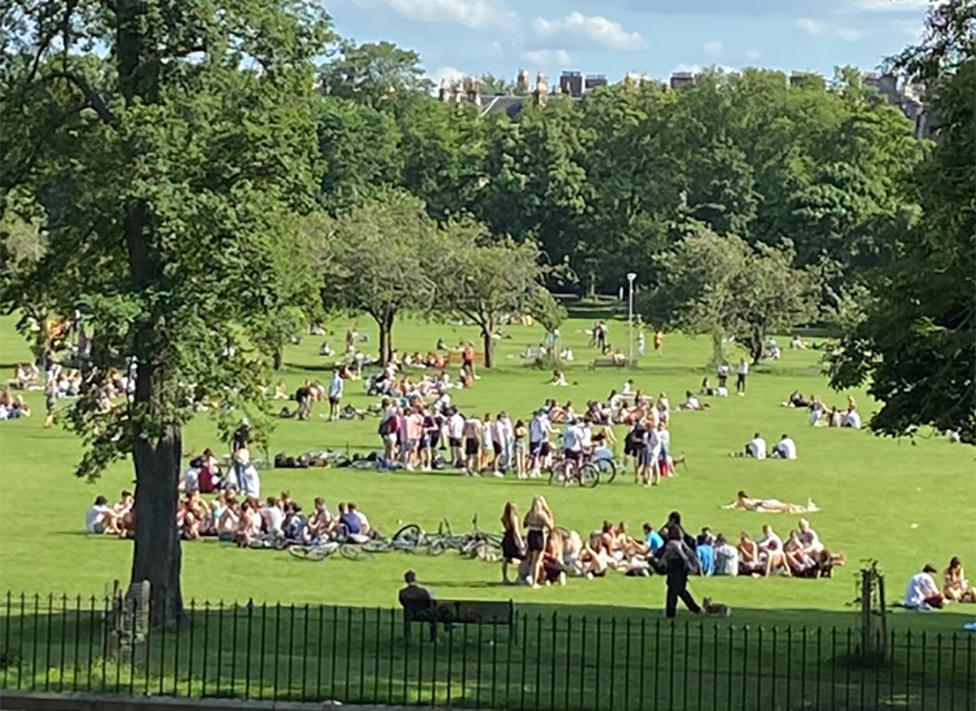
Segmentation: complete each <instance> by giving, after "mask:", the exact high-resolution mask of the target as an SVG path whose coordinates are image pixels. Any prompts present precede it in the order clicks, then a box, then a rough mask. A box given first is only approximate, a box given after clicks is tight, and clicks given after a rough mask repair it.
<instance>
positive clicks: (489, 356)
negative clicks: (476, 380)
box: [481, 324, 495, 368]
mask: <svg viewBox="0 0 976 711" xmlns="http://www.w3.org/2000/svg"><path fill="white" fill-rule="evenodd" d="M491 330H492V329H491V327H490V324H489V325H488V326H486V327H484V328H482V329H481V336H482V338H483V339H484V347H485V367H486V368H490V367H491V366H492V364H493V362H494V360H495V352H494V346H495V341H494V340H493V339H492V337H491Z"/></svg>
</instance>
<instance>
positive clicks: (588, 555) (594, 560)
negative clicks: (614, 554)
mask: <svg viewBox="0 0 976 711" xmlns="http://www.w3.org/2000/svg"><path fill="white" fill-rule="evenodd" d="M579 564H580V570H581V571H582V573H583V575H585V576H586V577H587V578H602V577H603V576H604V575H606V574H607V567H608V565H609V559H608V556H607V555H606V554H605V552H604V550H603V540H602V538H601V535H600V533H599V532H598V531H594V532H593V533H591V534H590V538H589V540H588V541H587V542H586V543H585V544H584V545H583V548H582V550H581V551H580V554H579Z"/></svg>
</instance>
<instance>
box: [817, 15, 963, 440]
mask: <svg viewBox="0 0 976 711" xmlns="http://www.w3.org/2000/svg"><path fill="white" fill-rule="evenodd" d="M974 8H976V6H974V3H972V2H970V1H966V2H952V3H944V4H940V5H937V6H935V7H934V8H933V9H932V10H931V11H930V16H929V20H928V25H927V26H928V31H927V35H926V37H925V39H924V41H923V43H922V44H921V45H919V46H918V47H915V48H911V49H909V50H906V52H905V53H903V54H902V55H901V56H900V57H898V58H897V60H896V62H895V64H896V66H898V67H901V68H902V69H903V70H904V71H905V72H907V74H908V76H909V77H910V78H913V79H919V80H923V81H925V82H926V83H927V85H928V90H929V92H930V96H931V97H932V102H933V108H934V113H935V116H936V117H937V121H938V137H937V141H936V144H935V146H934V148H933V150H932V155H931V157H930V159H929V160H927V161H925V162H924V163H922V164H920V165H919V166H918V167H917V169H916V171H915V175H914V185H915V188H916V189H917V190H918V193H919V196H920V202H921V205H922V214H921V217H920V219H919V220H918V221H917V222H915V223H914V224H912V225H911V227H910V229H909V230H908V231H907V234H906V238H905V239H903V240H901V241H900V242H899V244H898V245H897V249H896V252H895V257H894V258H893V259H892V260H891V261H890V262H888V263H886V264H883V265H880V266H879V268H878V269H877V270H875V271H874V272H873V273H871V275H870V279H869V282H868V285H869V288H870V296H869V298H868V302H867V307H866V309H865V312H864V315H863V318H862V319H861V320H860V321H859V322H857V323H855V324H853V325H851V327H850V328H849V329H848V330H847V332H846V333H845V335H844V338H843V339H842V341H841V343H840V344H839V345H838V347H837V348H836V350H835V351H834V352H833V353H832V354H831V359H830V360H831V380H832V382H833V384H834V385H835V386H837V387H850V386H853V385H860V384H862V383H865V382H867V383H869V385H868V390H869V392H870V393H871V394H872V396H874V397H875V398H877V399H878V400H879V401H880V402H881V403H882V407H881V409H880V411H879V412H878V413H877V414H876V415H875V416H874V417H873V418H872V420H871V423H870V425H871V427H872V428H873V429H874V430H876V431H877V432H880V433H883V434H888V435H904V434H912V433H914V432H916V431H917V430H918V428H919V427H921V426H924V425H932V426H934V427H936V428H938V429H940V430H943V431H945V430H954V431H956V432H957V433H958V434H959V436H960V438H961V439H962V440H963V441H965V442H968V443H970V444H976V162H974V160H973V156H976V106H974V103H973V97H974V96H976V40H974V31H976V9H974Z"/></svg>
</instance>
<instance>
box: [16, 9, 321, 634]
mask: <svg viewBox="0 0 976 711" xmlns="http://www.w3.org/2000/svg"><path fill="white" fill-rule="evenodd" d="M5 23H7V24H6V26H7V28H8V29H9V30H10V34H9V35H8V36H7V40H8V41H7V42H5V44H4V49H3V52H4V56H3V60H4V61H3V66H4V70H3V73H2V75H0V81H2V91H0V96H2V103H0V123H2V124H3V125H4V129H5V130H4V139H3V142H2V144H0V162H2V163H3V164H4V167H5V169H4V171H3V174H2V177H0V189H2V196H3V203H2V205H3V209H4V214H5V217H6V214H7V213H8V212H14V213H15V214H16V213H17V212H18V211H21V210H22V209H23V208H24V205H26V204H34V205H37V206H39V207H40V208H41V209H42V210H43V212H44V226H45V229H44V235H45V238H46V245H45V250H44V253H43V255H41V256H40V258H39V259H37V260H35V261H33V262H32V263H30V264H28V265H27V266H26V267H25V268H23V269H19V270H17V272H16V273H14V274H9V275H7V276H8V277H9V278H7V279H6V280H5V284H4V285H3V286H4V288H3V300H4V304H5V305H6V306H7V307H8V308H16V307H20V306H22V305H23V297H26V298H37V299H45V300H46V302H48V303H50V304H51V305H52V307H53V308H54V309H56V311H57V312H58V313H60V314H71V313H72V312H73V311H75V310H76V309H77V310H79V311H80V312H81V313H82V318H83V319H84V320H85V322H86V323H87V324H88V325H89V326H88V327H89V328H90V329H91V330H93V331H94V332H95V333H96V334H97V337H96V338H95V339H94V345H93V347H92V350H91V353H90V356H89V358H88V360H86V361H85V362H84V363H83V377H84V385H83V390H82V393H81V396H80V397H79V399H78V400H77V402H76V403H75V404H74V405H73V407H72V408H71V411H70V415H69V423H70V426H71V427H72V428H73V429H74V430H75V431H76V432H78V433H79V435H81V437H82V439H83V441H84V442H85V445H86V446H85V450H84V456H83V458H82V460H81V463H80V465H79V468H78V474H79V475H82V476H87V477H95V476H98V474H99V473H100V472H101V471H102V469H103V468H104V467H105V466H106V465H107V464H108V463H109V462H111V461H113V460H116V459H118V458H121V457H126V456H129V455H131V456H132V458H133V461H134V466H135V474H136V481H137V487H136V498H135V516H136V518H137V519H138V521H139V525H138V527H137V530H136V537H135V549H134V556H133V565H132V579H133V580H136V581H138V580H143V579H146V580H149V581H150V583H151V585H152V601H153V615H154V617H155V618H156V619H160V620H162V619H167V618H169V617H171V616H173V615H177V614H179V612H180V610H181V607H182V596H181V592H180V566H181V556H180V545H179V538H178V534H177V532H176V529H175V527H174V526H173V521H174V520H175V516H176V504H177V482H178V479H179V473H180V460H181V456H182V449H181V428H182V426H183V424H184V423H186V422H187V421H188V420H189V419H190V418H191V417H193V416H194V415H195V413H196V412H197V410H198V408H199V407H200V406H201V405H203V404H206V403H212V402H219V403H221V404H222V408H221V410H220V412H221V413H222V415H223V417H222V423H223V424H224V425H227V426H229V424H230V422H231V421H232V420H233V419H234V418H235V417H236V418H238V419H237V422H239V418H240V416H241V413H242V412H258V413H259V412H261V404H260V401H261V395H260V390H259V385H263V384H265V383H266V380H267V378H266V377H265V375H264V374H265V373H266V368H267V366H268V365H269V364H270V362H271V360H272V358H273V351H274V350H275V346H274V344H275V341H276V339H275V338H274V336H273V332H274V329H275V324H276V323H277V321H278V319H279V318H280V316H281V315H282V314H283V313H284V312H285V311H286V310H289V309H291V308H293V306H294V299H293V297H294V288H293V286H294V281H292V277H293V275H294V270H293V269H291V265H289V260H288V258H287V256H284V255H282V253H281V250H283V249H289V248H290V245H292V244H293V242H292V240H291V238H290V230H291V229H292V227H291V220H289V219H283V218H284V217H286V216H287V215H290V214H294V213H300V212H302V211H304V210H307V209H309V208H310V207H311V206H313V205H314V201H315V198H316V194H317V188H316V181H315V172H314V163H315V157H316V153H317V147H316V141H315V123H314V114H313V111H312V102H311V93H312V77H313V73H312V70H313V65H312V60H313V59H314V58H315V57H316V56H318V55H319V54H320V53H321V52H322V51H323V49H324V47H325V46H326V44H327V43H328V42H329V41H330V40H331V37H332V35H331V31H330V28H329V23H328V20H327V18H326V16H325V15H324V14H322V13H321V11H320V10H319V9H318V5H317V3H311V2H308V3H305V2H289V3H286V4H284V5H282V4H281V3H277V2H269V1H268V0H235V1H234V2H220V1H219V0H218V1H216V2H215V1H214V0H206V1H204V0H179V1H177V0H139V1H138V2H135V1H134V0H116V1H115V2H112V3H94V2H72V3H62V2H54V1H53V0H40V1H39V2H34V3H21V4H18V5H16V6H15V7H14V8H13V10H12V11H11V14H10V15H8V17H7V18H5ZM24 194H26V195H28V196H30V198H31V200H30V202H29V203H28V202H25V201H20V200H15V199H13V197H14V196H16V195H24ZM23 217H24V219H28V217H29V215H23ZM8 244H9V241H8ZM130 364H132V366H133V367H134V368H135V389H134V393H133V394H132V395H131V397H129V398H128V399H127V400H126V401H125V402H122V403H116V404H115V405H113V406H112V407H110V408H105V407H104V406H103V405H101V404H100V403H99V402H98V398H97V393H98V391H99V389H100V387H101V385H102V383H103V381H104V379H105V378H106V377H108V374H109V373H110V372H111V371H112V370H113V369H127V368H129V367H130ZM235 413H237V414H236V415H235Z"/></svg>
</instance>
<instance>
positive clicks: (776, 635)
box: [0, 581, 976, 711]
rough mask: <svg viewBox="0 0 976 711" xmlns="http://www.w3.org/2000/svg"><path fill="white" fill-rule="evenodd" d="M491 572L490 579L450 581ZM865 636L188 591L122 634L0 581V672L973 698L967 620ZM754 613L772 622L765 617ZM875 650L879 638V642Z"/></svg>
mask: <svg viewBox="0 0 976 711" xmlns="http://www.w3.org/2000/svg"><path fill="white" fill-rule="evenodd" d="M432 585H435V586H437V587H440V588H444V589H456V588H462V587H465V588H472V589H479V588H487V587H495V586H500V583H474V584H461V583H459V584H456V585H452V584H451V583H450V582H449V581H440V582H436V583H432ZM904 617H905V618H906V619H911V620H912V621H915V622H917V623H919V624H920V625H921V629H913V630H901V629H900V630H898V631H892V632H891V633H890V634H889V635H888V636H887V639H886V640H884V641H887V643H888V644H887V646H885V645H883V644H882V641H883V637H882V635H881V633H880V631H877V632H876V633H875V634H874V635H873V636H872V638H871V639H869V640H868V642H869V644H870V647H871V648H870V649H868V650H867V652H869V653H868V654H862V644H863V642H864V640H863V639H862V637H861V634H860V631H859V629H858V628H857V626H856V622H857V615H856V614H855V613H853V612H850V613H843V612H842V613H835V612H827V611H818V610H801V609H795V610H780V611H777V615H776V616H775V617H772V616H771V615H770V614H769V612H768V611H765V610H758V609H743V610H735V611H734V612H733V615H732V617H731V618H724V617H722V618H713V617H704V618H702V617H697V616H692V615H689V614H687V613H685V612H682V613H681V614H680V616H679V617H678V619H677V620H675V621H670V620H666V619H664V618H663V616H662V614H661V612H660V611H659V610H634V609H621V608H615V607H588V608H567V607H565V606H563V607H560V608H553V607H549V606H542V605H538V606H537V605H519V606H518V609H517V620H516V621H517V625H516V629H515V630H514V633H513V631H512V630H510V629H509V627H508V626H507V625H492V626H488V625H454V626H452V627H449V628H447V629H445V628H444V627H443V626H440V625H439V626H438V628H437V629H436V631H435V634H434V636H433V637H431V636H430V635H429V634H428V632H429V629H428V628H427V627H426V626H425V625H423V623H420V625H421V626H420V628H419V629H416V631H415V633H413V634H411V635H410V637H409V639H408V638H406V637H405V629H404V621H403V618H402V615H401V613H400V611H399V610H397V609H379V608H369V609H367V608H350V607H337V606H325V605H290V606H281V605H267V604H262V605H252V604H244V605H235V604H220V605H208V604H204V605H196V604H194V605H193V606H192V607H191V608H190V609H188V610H187V611H186V613H185V614H184V615H183V616H182V617H181V618H180V619H179V620H177V621H175V622H173V623H171V624H169V625H167V626H166V627H165V628H160V627H154V628H149V629H147V630H146V633H145V635H144V636H143V635H138V636H137V635H134V634H133V632H132V630H131V628H128V627H125V626H124V625H123V627H122V634H113V631H112V630H113V628H114V625H113V620H114V619H115V616H114V615H113V614H112V613H111V612H110V610H109V606H108V605H107V604H105V602H104V601H102V600H101V599H94V598H88V599H81V598H73V599H69V598H66V597H61V598H59V597H54V596H47V597H34V596H24V597H22V598H21V597H20V596H9V597H7V596H4V597H3V598H0V644H2V649H0V686H2V687H3V688H7V689H35V690H45V691H56V692H64V691H91V690H95V691H101V692H108V693H129V694H150V693H151V694H159V695H180V696H194V697H236V698H263V699H278V700H305V701H310V700H315V701H321V700H324V699H335V700H340V701H342V702H344V703H356V702H367V703H372V702H380V703H407V704H417V703H421V704H431V705H434V704H436V705H448V706H450V705H456V706H474V707H480V708H516V707H517V708H545V709H556V708H560V709H566V708H579V709H593V710H594V711H595V710H596V709H600V710H603V709H622V710H625V711H629V710H630V709H637V708H653V707H655V706H657V705H658V704H662V705H664V706H666V707H667V708H671V709H676V710H677V711H683V710H689V711H690V709H701V708H718V707H721V708H729V709H746V708H750V709H756V708H762V709H773V708H781V709H835V710H840V709H845V710H846V709H853V708H868V709H883V708H896V707H899V706H900V707H902V708H912V709H929V708H931V709H939V711H943V710H945V711H955V710H957V709H960V710H961V709H970V708H971V705H970V702H971V699H972V698H973V697H972V695H971V694H972V684H973V670H974V668H976V649H974V639H976V636H974V635H967V634H964V633H961V632H950V631H949V627H947V626H946V622H949V620H948V619H947V618H950V617H951V618H955V619H954V620H952V622H954V623H958V626H961V624H962V621H963V616H962V615H947V616H944V617H941V618H939V617H937V616H936V615H924V616H913V617H911V618H908V616H907V613H906V615H905V616H904ZM767 622H768V623H769V624H767ZM878 650H881V652H880V653H879V651H878Z"/></svg>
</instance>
